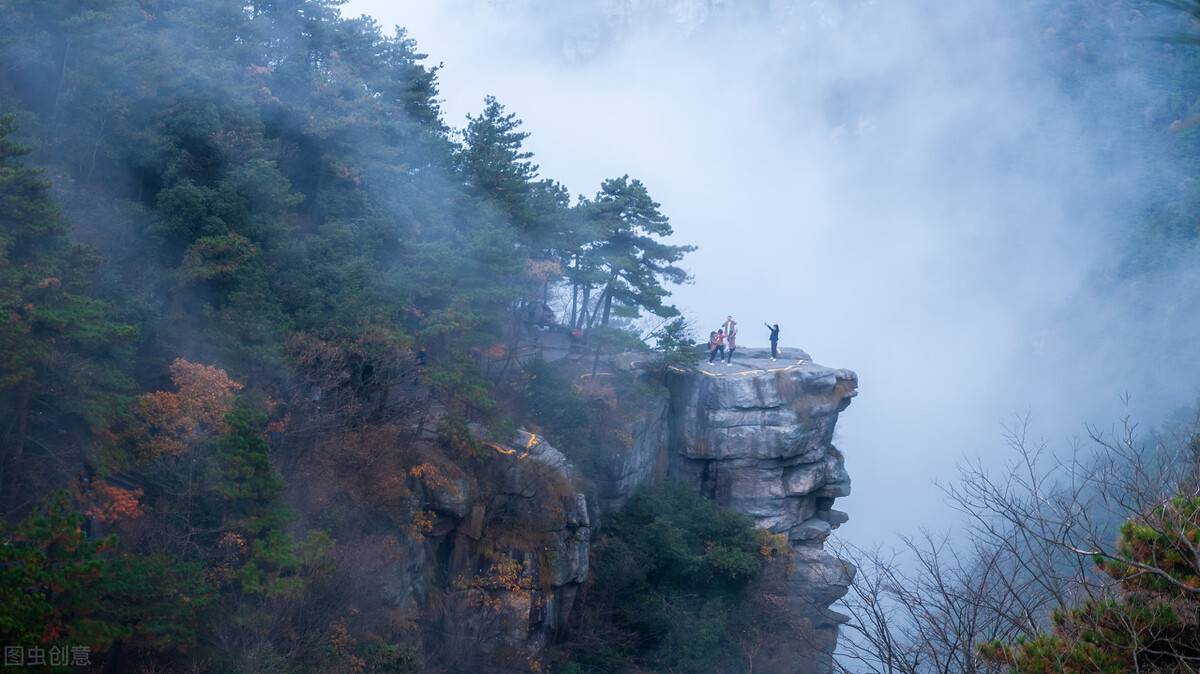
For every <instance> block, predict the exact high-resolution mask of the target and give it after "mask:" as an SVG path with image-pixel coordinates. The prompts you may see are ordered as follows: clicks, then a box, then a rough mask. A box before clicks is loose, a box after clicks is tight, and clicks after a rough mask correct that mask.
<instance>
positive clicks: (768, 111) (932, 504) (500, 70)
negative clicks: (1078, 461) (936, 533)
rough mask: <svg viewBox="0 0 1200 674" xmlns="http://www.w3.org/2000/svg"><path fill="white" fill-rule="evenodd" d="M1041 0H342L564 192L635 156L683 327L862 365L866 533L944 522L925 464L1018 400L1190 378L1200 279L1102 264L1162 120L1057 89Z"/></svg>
mask: <svg viewBox="0 0 1200 674" xmlns="http://www.w3.org/2000/svg"><path fill="white" fill-rule="evenodd" d="M1035 10H1036V6H1035V5H1033V4H1030V3H1020V4H1018V3H1011V2H993V1H985V0H980V1H977V2H973V3H930V2H919V1H912V2H901V3H875V2H849V3H837V2H819V1H815V2H794V3H788V2H759V3H745V4H740V5H736V6H735V5H734V4H733V3H720V2H688V1H685V0H677V1H674V2H669V1H666V0H663V1H658V2H621V1H616V0H593V1H591V2H585V3H570V6H569V7H567V6H560V4H559V3H551V2H537V1H535V0H527V1H517V0H514V1H511V2H505V1H500V2H484V1H483V0H455V1H448V2H439V3H425V2H407V1H406V2H381V1H379V0H353V1H351V2H349V3H348V4H347V5H346V6H345V7H344V8H343V13H344V14H347V15H354V14H359V13H363V14H370V15H372V16H374V17H375V18H376V19H377V20H378V21H379V22H381V23H382V24H384V25H385V26H390V25H392V24H396V25H401V26H404V27H406V28H407V29H408V31H409V34H410V35H411V36H412V37H413V38H414V39H416V40H417V42H418V45H419V46H420V47H421V49H422V51H424V52H427V53H429V54H430V56H431V61H432V62H434V63H437V62H441V63H442V64H443V68H442V70H441V71H440V72H439V79H440V83H441V92H442V96H443V98H444V109H445V111H446V113H447V119H448V120H449V122H450V123H451V124H454V125H457V126H461V125H462V124H464V123H465V119H464V117H465V115H466V114H468V113H471V112H474V111H476V110H478V109H479V108H480V107H481V106H482V100H483V97H484V96H485V95H488V94H494V95H496V96H497V97H498V98H499V99H500V100H501V102H503V103H504V104H505V105H507V106H508V107H509V109H510V110H512V111H514V112H516V113H517V114H518V115H520V116H521V117H522V119H523V120H524V122H525V128H526V130H527V131H530V132H531V133H532V136H531V137H530V138H529V139H528V141H527V148H528V149H529V150H531V151H532V152H534V153H535V159H536V161H537V162H538V163H539V164H540V165H541V169H542V174H543V175H544V176H547V177H552V178H554V179H556V180H560V181H562V182H563V183H565V184H566V185H567V186H568V188H569V189H570V190H571V191H572V193H573V194H591V193H593V192H594V191H595V190H596V188H597V186H598V185H599V183H600V181H601V180H602V179H604V178H606V177H611V176H617V175H622V174H625V173H628V174H630V175H632V176H634V177H637V178H639V179H641V180H643V181H644V182H645V183H646V184H647V186H648V187H649V188H650V190H651V193H652V194H653V195H654V196H655V198H656V199H658V200H659V201H661V202H662V204H663V210H664V212H665V213H667V214H668V215H669V216H670V217H671V219H672V223H673V225H674V227H675V230H676V238H677V239H678V240H679V241H681V242H687V243H693V244H696V245H698V246H699V250H698V251H697V252H696V253H694V254H693V255H691V256H690V257H689V258H688V259H687V260H686V261H685V262H686V266H687V267H688V269H689V270H690V271H691V272H692V273H693V275H694V277H695V282H694V284H692V285H688V286H685V287H681V288H678V289H677V290H676V292H675V295H674V299H675V301H676V302H677V304H678V306H679V307H680V308H681V310H682V311H683V312H684V314H685V315H686V316H687V317H688V318H689V319H691V320H693V321H694V322H695V323H696V325H697V327H698V330H699V331H703V332H705V333H706V332H707V330H709V329H714V328H715V326H717V325H718V324H719V323H720V322H721V321H722V320H724V318H725V316H726V315H727V314H732V315H733V316H734V317H735V318H737V319H738V320H739V322H740V325H741V328H742V339H741V341H742V343H743V344H745V345H763V344H765V343H766V330H765V328H763V327H762V323H763V322H764V321H770V322H779V323H780V325H781V326H782V333H783V340H782V341H783V343H784V344H785V345H787V346H798V347H801V348H803V349H805V350H807V351H808V352H810V353H811V354H812V355H813V358H814V360H816V361H817V362H820V363H822V364H826V365H831V366H835V367H846V368H850V369H854V370H855V371H857V372H858V374H859V377H860V381H861V394H860V396H859V398H858V399H857V400H856V402H855V403H854V404H853V405H852V406H851V408H850V409H849V410H848V411H847V413H846V415H845V417H844V421H843V422H842V423H840V424H839V426H838V428H839V433H840V435H839V438H838V445H839V447H840V448H841V449H842V450H843V451H844V452H845V454H846V457H847V459H846V463H847V468H848V470H849V472H850V474H851V476H852V478H853V480H854V484H855V487H854V494H853V495H852V496H851V497H849V498H848V499H846V500H845V501H844V504H843V505H840V506H839V507H841V508H843V509H844V510H846V511H847V512H849V513H850V514H851V518H852V520H851V523H850V524H849V525H848V526H847V527H845V528H843V530H842V531H843V532H844V534H845V535H846V536H847V537H849V538H851V539H852V540H856V541H860V542H866V541H882V540H885V539H887V538H889V537H890V536H891V535H892V534H894V533H904V532H910V531H912V530H913V529H915V528H916V527H918V526H930V527H939V528H940V527H947V526H952V524H953V518H952V516H951V514H950V512H949V510H948V509H947V508H946V507H945V505H944V504H943V501H942V496H941V494H940V492H939V491H938V490H937V489H936V487H935V486H934V483H935V482H937V481H945V480H950V479H953V477H954V475H955V473H956V465H957V464H958V463H959V462H960V461H963V460H975V459H977V458H978V459H982V460H983V461H985V462H994V461H999V460H1000V459H1002V458H1003V456H1004V447H1003V442H1002V430H1003V427H1004V425H1005V424H1006V423H1008V422H1011V421H1012V419H1013V418H1014V415H1024V414H1028V415H1030V416H1031V419H1032V423H1033V430H1034V432H1035V433H1036V434H1037V435H1039V436H1041V437H1044V438H1046V439H1047V440H1049V441H1051V442H1052V443H1062V442H1066V441H1067V440H1068V439H1069V438H1070V437H1072V436H1074V435H1078V434H1080V433H1081V432H1082V430H1083V427H1084V424H1085V423H1095V424H1099V425H1101V426H1105V425H1108V424H1111V423H1112V422H1113V420H1115V419H1116V418H1117V417H1119V416H1121V415H1124V414H1132V415H1134V416H1135V417H1136V418H1138V419H1140V420H1141V421H1142V422H1143V423H1145V424H1149V425H1153V424H1154V423H1157V422H1158V421H1160V420H1161V419H1163V418H1165V417H1166V415H1168V414H1170V413H1171V412H1172V411H1174V410H1176V409H1177V408H1179V407H1180V406H1182V405H1186V404H1189V403H1191V402H1192V400H1193V396H1194V392H1193V388H1192V384H1191V382H1192V381H1194V377H1193V375H1194V374H1195V373H1196V370H1197V367H1196V366H1197V363H1196V359H1195V358H1194V357H1189V356H1188V355H1186V351H1185V350H1184V349H1186V347H1187V344H1186V341H1187V340H1186V335H1188V334H1195V332H1194V329H1193V328H1194V324H1193V323H1188V322H1182V321H1192V320H1194V319H1193V318H1192V315H1190V314H1186V315H1185V314H1184V313H1183V312H1181V311H1180V310H1179V308H1178V307H1174V306H1172V301H1173V300H1172V299H1171V292H1172V291H1171V289H1172V288H1176V287H1178V286H1179V285H1180V284H1188V285H1194V283H1195V281H1194V280H1192V279H1190V278H1185V277H1184V276H1182V275H1181V273H1177V272H1176V271H1174V270H1173V269H1172V268H1164V269H1162V270H1160V272H1159V273H1158V274H1157V275H1155V276H1154V277H1153V278H1152V279H1149V280H1145V279H1143V280H1142V281H1139V282H1138V283H1137V284H1136V285H1131V284H1127V283H1124V282H1122V281H1120V280H1113V269H1114V267H1115V265H1117V263H1118V261H1119V259H1120V255H1121V252H1122V251H1121V248H1122V246H1123V243H1122V242H1123V241H1124V240H1125V239H1126V238H1127V237H1126V232H1127V230H1128V229H1129V227H1130V225H1131V219H1132V217H1133V215H1134V214H1136V213H1137V212H1138V211H1139V209H1142V208H1144V207H1145V205H1146V201H1147V196H1146V195H1147V185H1150V184H1159V185H1161V184H1168V185H1169V184H1170V182H1171V180H1172V177H1171V175H1170V172H1171V171H1172V169H1171V166H1170V164H1169V162H1167V161H1165V160H1164V159H1163V158H1161V157H1159V156H1158V155H1157V154H1156V152H1157V151H1156V150H1154V149H1153V148H1155V147H1158V145H1155V143H1161V142H1162V141H1161V137H1164V136H1166V135H1168V134H1167V130H1166V128H1165V126H1166V125H1165V124H1158V123H1157V121H1156V120H1155V119H1154V118H1155V111H1153V110H1149V109H1148V108H1146V107H1145V106H1146V105H1148V104H1143V103H1142V102H1141V100H1140V98H1141V97H1145V96H1146V94H1145V92H1144V88H1145V86H1146V85H1145V79H1146V78H1145V76H1144V75H1143V74H1141V73H1138V72H1133V71H1130V72H1126V71H1123V70H1119V69H1118V70H1117V71H1115V72H1113V73H1112V74H1111V76H1110V77H1109V78H1108V79H1106V80H1104V81H1093V82H1084V83H1083V84H1082V85H1081V86H1078V87H1076V88H1074V89H1073V90H1071V89H1067V88H1064V87H1063V86H1062V85H1061V78H1060V77H1059V76H1060V75H1061V73H1056V72H1055V71H1054V68H1053V67H1052V66H1053V65H1054V64H1053V62H1050V61H1048V60H1047V58H1046V56H1047V54H1048V53H1052V52H1053V50H1052V49H1050V48H1049V47H1048V46H1047V42H1048V41H1050V40H1052V39H1055V38H1057V37H1060V36H1057V35H1054V34H1052V31H1051V30H1047V29H1045V27H1044V26H1042V25H1040V24H1039V23H1038V22H1037V15H1038V12H1037V11H1035ZM1111 12H1112V13H1113V14H1114V15H1115V16H1118V19H1119V20H1122V21H1131V22H1138V21H1142V19H1143V17H1142V15H1141V13H1140V12H1137V11H1136V10H1134V9H1133V8H1125V7H1117V6H1114V9H1112V10H1111ZM1150 34H1151V31H1150V30H1149V28H1147V32H1146V35H1147V36H1148V37H1149V36H1150ZM1073 48H1074V49H1075V50H1078V51H1080V53H1083V52H1085V51H1086V50H1088V49H1095V48H1096V47H1095V46H1094V45H1086V44H1083V43H1082V42H1080V43H1079V44H1077V45H1074V47H1073ZM1143 48H1144V49H1149V50H1153V49H1157V48H1158V47H1157V46H1144V47H1143ZM1115 101H1121V103H1119V104H1118V103H1115ZM1131 111H1133V112H1137V113H1141V115H1142V116H1141V117H1140V118H1132V120H1131V115H1132V114H1133V112H1131ZM1131 121H1132V122H1134V123H1133V124H1130V122H1131ZM1113 128H1120V129H1122V130H1121V131H1120V135H1117V134H1114V133H1111V132H1109V131H1108V130H1109V129H1113ZM1147 148H1151V149H1147ZM710 326H711V328H710ZM1125 394H1128V396H1129V397H1128V401H1129V403H1128V404H1126V403H1125V402H1124V400H1123V397H1124V396H1125Z"/></svg>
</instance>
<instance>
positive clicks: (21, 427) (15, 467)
mask: <svg viewBox="0 0 1200 674" xmlns="http://www.w3.org/2000/svg"><path fill="white" fill-rule="evenodd" d="M32 393H33V378H32V377H27V378H26V379H25V381H24V382H22V383H21V392H20V393H18V394H17V395H18V399H17V436H16V438H15V440H14V441H13V448H12V454H10V455H9V457H8V465H7V466H5V470H4V485H3V487H4V509H5V511H6V512H7V511H11V510H12V509H13V506H15V505H16V503H17V474H18V473H19V472H20V470H21V463H22V459H23V458H24V454H25V440H26V438H27V437H28V435H29V400H30V397H31V396H32Z"/></svg>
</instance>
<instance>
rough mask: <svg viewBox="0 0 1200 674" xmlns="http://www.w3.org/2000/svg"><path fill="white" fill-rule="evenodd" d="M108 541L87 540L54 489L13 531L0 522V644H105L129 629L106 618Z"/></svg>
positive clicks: (66, 501)
mask: <svg viewBox="0 0 1200 674" xmlns="http://www.w3.org/2000/svg"><path fill="white" fill-rule="evenodd" d="M114 543H115V541H114V540H113V539H112V538H106V539H102V540H90V539H89V538H88V537H87V535H86V534H85V533H84V531H83V516H82V515H80V514H79V513H78V512H76V511H75V510H74V509H72V508H71V502H70V497H69V496H68V495H67V493H66V492H59V493H58V494H56V495H54V496H53V497H52V498H50V499H49V500H48V501H46V503H45V504H44V505H43V506H42V507H41V508H39V509H38V511H36V512H34V513H32V514H30V515H29V516H28V517H27V518H25V520H24V521H22V522H21V523H20V524H18V525H17V526H16V527H15V528H12V529H9V528H7V527H4V526H3V524H2V523H0V641H3V643H5V644H11V645H18V644H19V645H24V646H34V645H46V646H47V647H49V645H52V644H53V645H58V646H64V645H67V646H69V645H87V646H90V647H92V648H95V649H100V650H102V649H105V648H107V647H108V646H109V644H111V643H112V641H113V640H114V639H117V638H120V637H122V636H124V635H125V634H127V632H128V630H127V629H126V628H124V627H123V626H122V625H120V624H119V623H115V622H112V621H111V620H109V619H108V617H107V616H106V615H105V609H106V606H105V603H104V598H105V594H106V593H105V589H106V588H105V586H106V583H107V582H108V579H107V572H106V564H105V562H104V560H103V559H102V556H101V553H102V552H103V551H104V550H105V549H106V548H109V547H111V546H112V545H113V544H114Z"/></svg>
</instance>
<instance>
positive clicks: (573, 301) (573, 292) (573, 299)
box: [567, 283, 579, 328]
mask: <svg viewBox="0 0 1200 674" xmlns="http://www.w3.org/2000/svg"><path fill="white" fill-rule="evenodd" d="M578 299H579V286H577V285H575V284H574V283H572V284H571V321H570V322H569V323H567V325H569V326H571V327H572V328H574V327H575V313H576V307H577V306H578V305H577V304H576V300H578Z"/></svg>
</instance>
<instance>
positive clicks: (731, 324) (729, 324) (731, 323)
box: [721, 316, 737, 335]
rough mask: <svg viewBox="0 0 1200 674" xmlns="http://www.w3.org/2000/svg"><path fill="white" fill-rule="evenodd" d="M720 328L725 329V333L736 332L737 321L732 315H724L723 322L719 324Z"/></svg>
mask: <svg viewBox="0 0 1200 674" xmlns="http://www.w3.org/2000/svg"><path fill="white" fill-rule="evenodd" d="M721 328H723V329H724V330H725V334H726V335H732V334H733V333H735V332H737V321H735V320H733V316H726V317H725V322H724V323H722V324H721Z"/></svg>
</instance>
